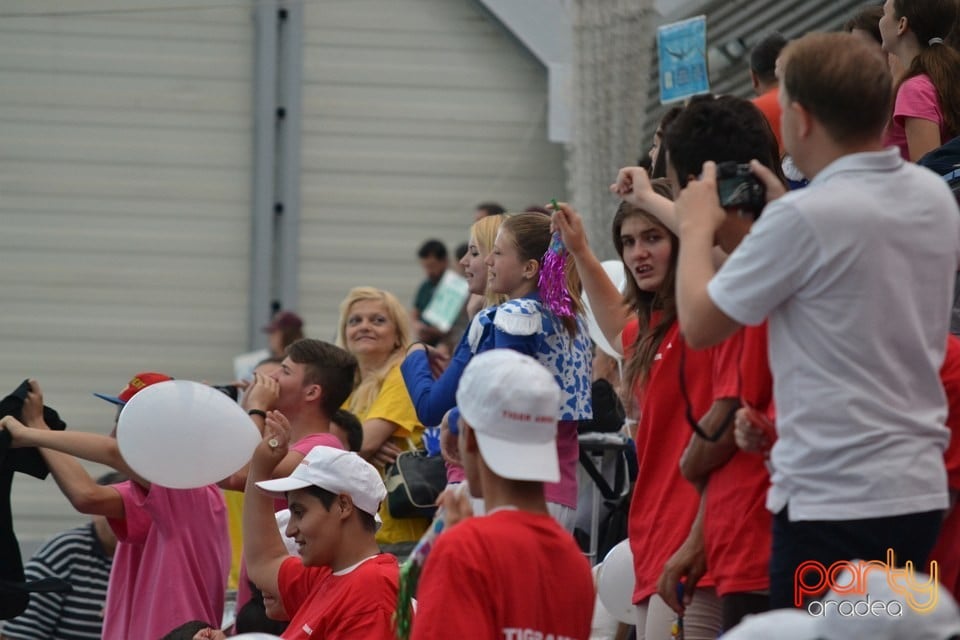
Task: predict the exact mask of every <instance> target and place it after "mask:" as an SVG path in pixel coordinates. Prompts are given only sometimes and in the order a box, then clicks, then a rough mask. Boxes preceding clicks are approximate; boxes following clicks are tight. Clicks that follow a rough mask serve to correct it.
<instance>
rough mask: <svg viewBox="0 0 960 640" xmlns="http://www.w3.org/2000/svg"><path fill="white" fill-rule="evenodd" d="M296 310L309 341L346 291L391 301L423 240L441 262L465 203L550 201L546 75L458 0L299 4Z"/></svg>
mask: <svg viewBox="0 0 960 640" xmlns="http://www.w3.org/2000/svg"><path fill="white" fill-rule="evenodd" d="M304 14H305V24H306V28H305V30H304V40H305V49H304V87H303V123H302V129H303V139H302V145H303V167H302V169H303V172H302V193H303V198H302V214H301V215H302V220H301V243H300V252H301V271H300V292H301V293H300V300H301V308H302V309H303V310H304V312H305V313H306V315H307V317H308V319H309V320H310V328H311V331H313V332H314V333H315V334H316V335H317V336H318V337H326V338H329V337H331V336H333V334H334V332H335V327H336V321H337V306H338V305H339V302H340V300H342V299H343V297H344V296H345V295H346V293H347V291H348V290H349V289H350V288H351V287H353V286H357V285H373V286H377V287H381V288H384V289H387V290H390V291H392V292H393V293H395V294H397V296H398V297H399V298H400V299H401V301H403V302H404V303H405V304H407V305H410V304H411V303H412V298H413V293H414V290H415V288H416V286H417V285H418V284H419V282H420V281H421V279H422V277H423V276H422V272H421V271H420V268H419V266H418V263H417V258H416V250H417V248H418V247H419V245H420V243H421V242H422V241H423V240H425V239H426V238H428V237H438V238H440V239H442V240H444V241H445V242H446V243H447V245H448V249H450V251H451V253H452V251H453V249H454V248H455V247H456V245H457V244H459V243H460V242H463V241H465V240H466V236H467V232H468V229H469V226H470V224H471V223H472V221H473V216H472V213H473V206H474V205H475V204H476V203H478V202H480V201H481V200H497V201H500V202H501V203H503V204H504V205H505V206H507V207H508V209H510V210H522V209H523V208H524V207H526V206H527V205H530V204H536V203H539V204H542V203H544V202H547V201H549V200H550V198H553V197H557V198H562V197H563V196H564V186H563V185H564V181H565V174H564V168H563V149H562V147H561V146H560V145H557V144H552V143H549V142H548V141H547V131H546V114H547V109H546V95H547V89H546V82H547V80H546V78H547V74H546V70H545V69H544V68H543V66H542V65H540V64H539V63H538V62H537V61H536V60H535V59H534V58H533V57H532V56H531V55H530V54H529V53H528V52H527V51H526V50H524V49H523V47H522V46H521V45H520V44H518V43H517V42H516V41H515V40H513V39H512V37H511V36H510V35H509V34H508V33H507V32H506V31H505V30H504V29H502V28H501V27H499V26H498V25H496V24H495V23H494V22H493V21H492V20H491V19H490V18H489V17H488V16H487V15H485V14H484V13H483V12H482V11H481V10H480V9H479V8H478V6H477V4H476V3H474V2H472V1H471V0H351V1H349V2H348V1H346V0H320V1H318V2H311V3H307V4H306V5H305V7H304Z"/></svg>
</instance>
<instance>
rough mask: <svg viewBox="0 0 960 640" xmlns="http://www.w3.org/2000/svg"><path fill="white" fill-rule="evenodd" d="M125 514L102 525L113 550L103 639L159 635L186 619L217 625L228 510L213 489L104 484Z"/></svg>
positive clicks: (227, 541) (223, 580) (224, 580)
mask: <svg viewBox="0 0 960 640" xmlns="http://www.w3.org/2000/svg"><path fill="white" fill-rule="evenodd" d="M111 486H112V487H113V488H114V489H116V490H117V492H119V493H120V497H121V498H123V508H124V517H123V518H110V519H108V522H109V523H110V527H111V528H112V529H113V531H114V533H115V534H116V535H117V550H116V553H115V555H114V557H113V569H112V570H111V572H110V586H109V588H108V590H107V603H106V607H105V613H104V621H103V638H104V640H130V639H131V638H160V637H162V636H164V635H166V634H167V633H169V632H170V631H171V630H172V629H174V628H175V627H177V626H179V625H181V624H183V623H184V622H189V621H190V620H203V621H205V622H208V623H209V624H211V625H212V626H214V627H219V625H220V621H221V619H222V618H223V596H224V591H225V590H226V588H227V572H228V571H229V570H230V539H229V537H228V536H227V510H226V507H225V506H224V503H223V496H222V495H220V490H219V489H218V488H217V487H216V486H215V485H208V486H206V487H200V488H198V489H167V488H165V487H161V486H158V485H153V486H151V487H150V489H149V491H148V490H146V489H144V488H143V487H141V486H140V485H138V484H136V483H134V482H132V481H127V482H122V483H120V484H115V485H111Z"/></svg>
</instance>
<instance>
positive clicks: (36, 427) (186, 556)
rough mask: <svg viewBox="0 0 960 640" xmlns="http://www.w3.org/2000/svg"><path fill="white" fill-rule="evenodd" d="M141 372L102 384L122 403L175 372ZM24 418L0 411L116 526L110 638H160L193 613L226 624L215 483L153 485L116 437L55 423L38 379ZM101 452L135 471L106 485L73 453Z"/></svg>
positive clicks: (223, 547)
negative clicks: (118, 385)
mask: <svg viewBox="0 0 960 640" xmlns="http://www.w3.org/2000/svg"><path fill="white" fill-rule="evenodd" d="M170 379H171V378H170V377H169V376H166V375H163V374H160V373H151V372H147V373H140V374H137V375H136V376H134V377H133V379H132V380H130V382H129V383H128V384H127V386H126V387H125V388H124V389H123V391H121V392H120V394H119V395H117V396H105V395H102V394H96V395H97V396H98V397H100V398H103V399H104V400H107V401H108V402H111V403H113V404H116V405H118V406H119V407H120V409H119V410H118V411H117V417H118V418H119V415H120V411H122V410H123V406H124V405H126V403H127V402H128V401H129V400H130V398H132V397H133V396H134V395H136V394H137V393H138V392H139V391H140V390H141V389H144V388H146V387H148V386H150V385H151V384H156V383H158V382H163V381H166V380H170ZM30 383H31V387H32V390H31V391H30V393H29V394H28V396H27V401H26V402H25V403H24V409H23V418H24V422H26V423H27V425H29V427H27V426H24V425H23V424H21V423H20V422H18V421H17V420H15V419H14V418H13V417H11V416H7V417H5V418H3V419H2V420H0V426H2V427H3V428H5V429H7V430H8V431H9V432H10V435H11V436H12V438H13V442H14V444H15V446H21V447H40V451H41V452H42V454H43V458H44V460H45V461H46V463H47V465H48V466H49V467H50V470H51V471H52V472H53V477H54V479H55V480H56V481H57V484H58V485H59V486H60V489H61V491H63V493H64V495H66V496H67V499H69V500H70V503H71V504H72V505H73V506H74V508H75V509H77V511H80V512H81V513H87V514H93V515H103V516H106V517H107V519H108V522H109V523H110V527H111V528H112V529H113V531H114V533H115V534H116V536H117V541H118V542H117V549H116V553H115V556H114V560H113V568H112V570H111V573H110V584H109V587H108V590H107V603H106V609H105V613H104V623H103V638H104V640H131V639H132V638H159V637H162V636H164V635H165V634H166V633H168V632H169V631H170V630H171V629H174V628H175V627H178V626H179V625H181V624H182V623H184V622H187V621H189V620H197V619H199V620H205V621H207V622H209V623H210V624H212V625H217V626H219V624H220V621H221V618H222V616H223V599H224V598H223V596H224V592H225V590H226V579H227V571H228V569H229V566H230V542H229V539H228V537H227V521H226V509H225V507H224V503H223V497H222V496H221V495H220V491H219V490H218V489H217V487H216V486H214V485H208V486H205V487H200V488H197V489H167V488H165V487H161V486H158V485H151V483H150V482H148V481H147V480H145V479H143V478H142V477H140V476H139V475H137V473H136V472H135V471H133V469H131V468H130V467H129V465H127V463H126V462H125V461H124V459H123V457H122V456H121V455H120V450H119V448H118V446H117V441H116V438H115V434H116V428H114V431H113V432H112V433H111V435H110V436H104V435H100V434H96V433H81V432H69V431H50V430H49V429H48V428H47V425H46V423H45V422H44V421H43V412H42V407H43V396H42V392H41V390H40V386H39V384H38V383H37V381H36V380H31V381H30ZM74 456H76V457H79V458H85V459H87V460H90V461H93V462H99V463H101V464H105V465H108V466H111V467H113V468H114V469H117V470H118V471H121V472H123V473H125V474H127V475H128V476H129V477H130V478H132V480H130V481H127V482H122V483H120V484H115V485H109V486H100V485H97V484H96V482H94V480H93V478H91V477H90V475H89V474H88V473H87V472H86V471H85V470H84V468H83V467H82V466H81V465H80V463H79V462H78V461H77V459H76V458H75V457H74Z"/></svg>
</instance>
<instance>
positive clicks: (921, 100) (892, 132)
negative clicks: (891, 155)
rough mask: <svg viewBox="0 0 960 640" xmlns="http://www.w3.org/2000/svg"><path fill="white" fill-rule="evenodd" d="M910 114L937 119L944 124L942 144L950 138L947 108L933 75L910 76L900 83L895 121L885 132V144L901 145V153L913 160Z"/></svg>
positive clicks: (940, 125) (895, 106) (923, 118)
mask: <svg viewBox="0 0 960 640" xmlns="http://www.w3.org/2000/svg"><path fill="white" fill-rule="evenodd" d="M907 118H919V119H921V120H929V121H930V122H934V123H936V124H937V126H938V127H939V128H940V143H941V144H943V142H944V141H945V140H948V139H949V138H950V135H949V132H948V131H947V129H946V122H945V121H944V119H943V111H942V110H941V109H940V100H939V99H938V98H937V89H936V87H934V86H933V82H931V81H930V76H928V75H926V74H920V75H918V76H913V77H912V78H908V79H907V80H904V81H903V84H901V85H900V88H899V89H898V90H897V99H896V101H895V102H894V105H893V121H892V122H891V123H890V125H889V126H888V127H887V131H886V133H885V134H884V138H883V144H884V146H887V147H892V146H896V147H899V148H900V155H901V156H902V157H903V159H904V160H910V149H909V148H908V147H907V133H906V130H905V129H904V125H905V123H906V119H907Z"/></svg>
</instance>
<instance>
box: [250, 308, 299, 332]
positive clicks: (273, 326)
mask: <svg viewBox="0 0 960 640" xmlns="http://www.w3.org/2000/svg"><path fill="white" fill-rule="evenodd" d="M302 327H303V319H302V318H301V317H300V316H298V315H297V314H295V313H294V312H293V311H277V313H276V315H274V316H273V320H271V321H270V322H269V323H268V324H265V325H263V326H262V327H261V328H260V330H261V331H263V332H264V333H273V332H274V331H282V330H283V329H300V328H302Z"/></svg>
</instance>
